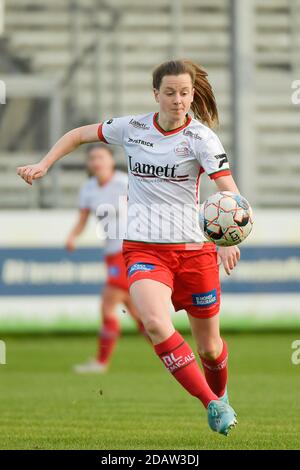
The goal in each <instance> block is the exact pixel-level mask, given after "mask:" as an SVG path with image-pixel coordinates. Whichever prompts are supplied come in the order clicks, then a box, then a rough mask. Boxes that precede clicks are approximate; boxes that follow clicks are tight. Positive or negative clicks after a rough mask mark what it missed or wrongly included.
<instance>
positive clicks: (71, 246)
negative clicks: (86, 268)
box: [66, 237, 76, 251]
mask: <svg viewBox="0 0 300 470" xmlns="http://www.w3.org/2000/svg"><path fill="white" fill-rule="evenodd" d="M66 249H67V250H68V251H74V250H76V246H75V240H74V238H73V237H70V238H68V240H67V243H66Z"/></svg>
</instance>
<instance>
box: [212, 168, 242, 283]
mask: <svg viewBox="0 0 300 470" xmlns="http://www.w3.org/2000/svg"><path fill="white" fill-rule="evenodd" d="M214 181H215V183H216V185H217V188H218V190H219V191H231V192H232V193H238V194H239V193H240V192H239V190H238V187H237V185H236V184H235V181H234V179H233V177H232V176H231V175H227V176H220V177H219V178H216V179H215V180H214ZM218 255H219V264H220V263H222V264H223V266H224V269H225V271H226V273H227V274H228V276H230V273H231V271H232V270H233V269H234V268H235V267H236V265H237V263H238V261H239V259H240V257H241V254H240V249H239V248H238V247H237V246H220V247H219V248H218Z"/></svg>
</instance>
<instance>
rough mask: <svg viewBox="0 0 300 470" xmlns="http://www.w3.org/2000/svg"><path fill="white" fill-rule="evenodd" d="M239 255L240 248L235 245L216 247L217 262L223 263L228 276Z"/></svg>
mask: <svg viewBox="0 0 300 470" xmlns="http://www.w3.org/2000/svg"><path fill="white" fill-rule="evenodd" d="M240 257H241V254H240V249H239V248H238V247H237V246H220V248H219V249H218V264H221V263H222V264H223V266H224V269H225V271H226V273H227V274H228V276H230V273H231V271H232V270H233V269H234V268H235V267H236V265H237V263H238V261H239V259H240Z"/></svg>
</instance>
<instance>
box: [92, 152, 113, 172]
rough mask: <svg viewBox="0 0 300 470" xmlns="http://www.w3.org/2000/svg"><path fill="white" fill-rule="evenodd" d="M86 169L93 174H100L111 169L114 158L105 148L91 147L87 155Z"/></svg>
mask: <svg viewBox="0 0 300 470" xmlns="http://www.w3.org/2000/svg"><path fill="white" fill-rule="evenodd" d="M87 166H88V169H89V171H90V173H91V174H92V175H93V176H101V175H103V174H107V173H109V172H110V171H113V168H114V160H113V157H112V155H111V154H110V153H109V152H108V151H107V150H105V149H93V150H91V151H90V153H89V155H88V162H87Z"/></svg>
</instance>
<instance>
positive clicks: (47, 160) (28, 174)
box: [17, 124, 99, 185]
mask: <svg viewBox="0 0 300 470" xmlns="http://www.w3.org/2000/svg"><path fill="white" fill-rule="evenodd" d="M98 128H99V124H91V125H88V126H82V127H77V128H76V129H73V130H71V131H69V132H67V133H66V134H65V135H63V136H62V137H61V138H60V139H59V140H58V141H57V142H56V144H55V145H54V146H53V147H52V148H51V150H50V151H49V152H48V153H47V155H46V156H45V157H44V158H43V159H42V160H41V161H40V162H39V163H36V164H35V165H26V166H21V167H19V168H18V169H17V173H18V175H19V176H20V177H21V178H23V180H24V181H26V183H28V184H30V185H32V181H33V180H36V179H39V178H42V177H43V176H44V175H45V174H46V173H47V171H48V170H49V168H51V166H52V165H53V164H54V163H55V162H57V161H58V160H60V159H61V158H62V157H64V156H65V155H68V154H69V153H71V152H73V150H76V149H77V148H78V147H79V146H80V145H82V144H87V143H91V142H98V141H99V135H98Z"/></svg>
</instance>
